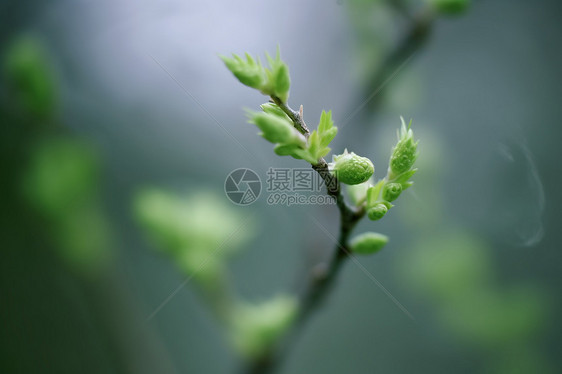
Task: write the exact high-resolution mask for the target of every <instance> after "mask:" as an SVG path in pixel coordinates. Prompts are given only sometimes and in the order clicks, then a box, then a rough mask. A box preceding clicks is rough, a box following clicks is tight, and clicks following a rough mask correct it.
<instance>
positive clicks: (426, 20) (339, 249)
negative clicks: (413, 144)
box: [243, 12, 433, 374]
mask: <svg viewBox="0 0 562 374" xmlns="http://www.w3.org/2000/svg"><path fill="white" fill-rule="evenodd" d="M432 21H433V18H432V15H431V14H430V13H427V12H422V13H420V14H418V15H417V16H414V17H412V18H411V21H410V22H411V24H410V27H409V29H408V30H407V32H406V33H405V35H404V37H403V39H402V41H401V42H400V43H399V44H398V46H397V47H396V48H395V49H394V50H393V51H391V52H390V53H389V55H388V57H387V58H386V59H385V60H384V62H383V64H382V65H381V67H380V68H379V69H376V70H375V71H374V72H373V74H371V75H370V76H369V77H368V79H367V83H366V84H365V86H364V87H365V89H366V90H370V89H371V88H372V87H379V86H380V85H381V83H382V82H384V80H385V79H386V78H387V77H388V74H389V71H392V70H393V69H395V68H396V66H398V65H400V64H401V63H403V61H404V60H405V59H407V58H409V56H411V55H412V54H413V53H415V51H417V50H418V49H419V48H420V47H421V46H422V45H423V44H424V43H425V41H426V39H427V36H428V34H429V31H430V29H431V24H432ZM271 101H272V102H274V103H275V104H277V106H279V108H281V110H283V112H285V113H286V114H287V116H288V117H289V118H290V119H291V121H292V122H293V125H294V127H295V128H296V129H297V130H298V131H299V132H300V133H301V134H303V135H304V136H305V137H307V138H308V136H309V135H310V131H309V129H308V127H307V126H306V123H305V122H304V119H303V116H302V107H301V109H300V110H299V111H298V112H297V111H295V110H293V109H291V108H290V107H289V106H288V105H287V103H285V102H283V101H282V100H281V99H280V98H278V97H276V96H272V97H271ZM376 104H377V101H374V100H373V101H371V103H370V105H369V106H368V107H369V109H370V110H371V111H372V110H373V109H374V108H375V106H376ZM312 168H313V169H314V170H315V171H316V172H317V173H318V174H319V175H320V177H321V178H322V180H323V181H324V184H325V185H326V192H327V194H328V195H329V196H332V197H333V198H334V199H335V200H336V204H337V206H338V209H339V211H340V232H339V238H338V243H337V244H336V247H335V249H334V251H333V254H332V257H331V259H330V261H329V263H328V265H327V267H326V269H325V271H322V272H321V273H318V272H312V273H311V274H309V279H308V282H307V285H306V287H305V289H304V291H303V292H302V293H301V295H300V304H299V305H300V307H299V310H298V313H297V316H296V319H295V322H294V323H293V326H292V330H291V332H290V333H289V336H288V337H287V338H288V339H286V340H285V344H284V345H283V346H281V345H280V344H273V345H272V346H271V347H270V349H269V351H268V352H266V354H264V355H262V356H261V357H260V358H259V359H258V360H256V361H254V362H251V363H249V365H248V366H247V367H245V368H244V369H243V372H244V373H245V374H267V373H272V372H273V371H275V370H276V369H277V367H278V366H279V364H280V363H281V362H282V361H283V359H284V358H285V357H286V356H287V353H288V350H289V349H290V348H291V344H289V343H290V342H291V341H292V338H294V337H295V335H296V334H297V333H298V328H299V327H301V326H303V325H304V324H305V323H306V321H307V320H308V319H309V318H310V317H311V316H312V315H313V314H314V312H315V311H316V310H317V309H318V307H319V306H320V305H321V304H322V302H323V301H324V300H325V298H326V295H328V294H329V291H330V290H331V289H332V286H333V284H334V281H335V279H336V278H337V275H338V274H339V271H340V270H341V268H342V265H343V264H344V263H345V259H346V258H348V254H349V253H350V250H349V237H350V235H351V232H352V230H353V228H354V227H355V225H356V224H357V222H359V220H360V219H361V218H362V217H363V216H364V215H365V210H364V208H356V207H352V206H349V205H348V204H347V203H346V202H345V199H344V196H343V194H342V192H341V185H340V182H339V181H338V179H337V177H336V176H335V175H333V174H332V173H331V172H330V170H329V166H328V163H327V162H326V160H324V159H323V158H321V159H320V160H319V161H318V163H317V164H315V165H312ZM279 343H280V342H279Z"/></svg>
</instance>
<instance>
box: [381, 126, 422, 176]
mask: <svg viewBox="0 0 562 374" xmlns="http://www.w3.org/2000/svg"><path fill="white" fill-rule="evenodd" d="M400 119H401V120H402V127H401V129H400V132H399V134H398V143H397V144H396V146H395V147H394V148H393V149H392V155H391V157H390V162H389V176H388V177H389V180H393V179H394V178H396V177H397V176H399V175H400V174H402V173H405V172H407V171H409V170H410V169H411V168H412V166H413V165H414V162H415V161H416V158H417V157H418V153H417V148H418V142H416V141H415V140H414V133H413V131H412V129H411V128H410V126H408V127H406V123H405V122H404V118H402V117H400ZM410 125H411V122H410Z"/></svg>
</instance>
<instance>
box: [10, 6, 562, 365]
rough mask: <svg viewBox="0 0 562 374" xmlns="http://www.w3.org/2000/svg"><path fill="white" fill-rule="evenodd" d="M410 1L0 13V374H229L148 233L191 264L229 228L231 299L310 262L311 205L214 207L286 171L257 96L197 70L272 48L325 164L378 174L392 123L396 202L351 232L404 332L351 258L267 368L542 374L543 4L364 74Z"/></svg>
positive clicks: (557, 10)
mask: <svg viewBox="0 0 562 374" xmlns="http://www.w3.org/2000/svg"><path fill="white" fill-rule="evenodd" d="M426 5H427V4H424V3H423V2H420V1H399V2H396V1H390V0H389V1H383V0H343V1H335V0H334V1H311V2H299V1H292V0H291V1H284V2H264V1H257V0H255V1H242V2H228V1H216V2H201V1H180V0H166V1H157V0H144V1H133V0H119V1H109V0H101V1H88V0H72V1H71V0H60V1H58V0H48V1H41V2H36V1H29V0H22V1H6V0H4V1H2V2H1V3H0V55H1V56H2V57H1V58H2V64H1V65H2V74H1V78H0V79H1V80H0V82H1V84H0V90H1V93H0V94H1V96H0V100H1V106H0V123H1V125H2V136H1V142H0V144H1V160H2V182H1V184H0V185H1V187H0V189H1V193H0V199H1V202H2V210H3V214H2V225H1V230H2V234H1V242H0V245H1V248H2V249H1V254H2V260H1V261H0V278H1V279H2V287H1V291H0V293H1V298H0V316H1V317H2V318H1V320H2V327H1V329H0V337H1V340H0V341H1V343H0V346H1V350H0V352H1V353H0V371H1V372H3V373H75V372H82V373H133V372H134V373H155V372H158V373H231V372H235V371H236V369H237V368H238V367H239V365H240V362H239V359H238V358H237V356H236V355H235V354H234V353H233V351H232V350H231V348H230V347H229V345H228V343H227V339H225V337H224V336H223V335H224V334H223V332H222V330H221V326H220V324H219V323H217V318H216V317H217V316H215V315H213V313H211V312H210V309H209V306H208V304H209V303H208V300H205V297H202V294H201V292H199V291H200V288H199V291H198V287H197V286H196V285H197V284H199V285H204V284H205V280H204V279H203V280H201V279H199V280H197V279H196V280H195V281H193V282H192V281H191V280H190V279H191V278H190V277H191V275H190V274H191V273H190V272H191V271H192V270H193V269H192V268H190V267H189V266H188V265H186V264H184V263H182V260H181V256H177V252H174V249H173V248H172V249H170V248H167V249H166V245H168V247H173V244H170V243H169V242H166V241H165V240H164V243H162V241H158V240H156V241H155V240H153V239H154V235H151V234H154V232H156V234H157V235H156V236H158V234H161V236H160V238H162V236H164V237H165V239H166V238H168V236H169V235H172V236H173V235H175V234H177V232H180V233H185V232H188V234H185V235H184V234H178V235H179V236H181V238H180V239H178V238H175V239H177V240H183V242H182V243H183V244H185V245H184V247H185V248H186V249H190V248H192V247H193V248H200V249H205V248H208V247H213V246H216V245H217V242H218V241H220V240H223V239H224V238H225V237H228V235H229V233H230V231H233V230H232V228H234V227H238V223H239V222H247V224H246V223H245V224H244V225H243V226H242V227H241V229H240V230H236V235H235V239H232V240H230V239H229V240H230V241H231V242H234V243H233V244H236V245H237V246H238V247H239V248H238V251H237V252H236V255H235V256H232V257H230V258H229V260H228V263H222V262H220V261H219V263H217V264H215V263H212V264H211V265H216V269H222V266H227V268H228V270H229V272H230V275H229V278H227V279H224V282H226V283H227V284H228V285H229V287H230V288H232V289H234V290H235V292H236V294H237V295H239V296H240V297H242V298H243V299H245V300H249V301H260V300H265V299H268V298H271V297H272V296H274V295H277V294H279V293H283V292H284V293H291V292H292V291H293V290H294V288H295V287H296V286H298V282H299V279H302V278H301V277H300V276H299V274H302V272H303V271H304V270H305V269H306V267H307V266H308V265H309V264H310V263H311V261H312V262H313V261H315V260H314V259H316V261H317V260H318V259H319V258H320V259H321V258H323V256H325V255H327V253H329V251H330V250H331V248H332V247H333V242H332V239H331V238H330V237H329V236H327V235H326V234H325V233H324V231H323V230H322V228H321V227H319V226H318V225H317V224H316V223H315V220H318V222H320V223H321V225H323V226H324V227H326V228H327V229H328V230H331V231H333V232H335V230H336V228H337V211H336V208H335V207H333V206H290V207H284V206H271V205H268V204H267V202H266V200H265V198H263V196H262V198H261V199H259V200H258V201H257V202H256V203H254V204H252V205H250V206H236V205H233V204H231V203H230V202H229V201H228V199H227V198H226V196H225V195H224V192H223V185H224V180H225V178H226V176H227V175H228V174H229V173H230V171H232V170H234V169H237V168H241V167H244V168H250V169H252V170H254V171H256V172H257V173H258V174H259V175H260V176H261V177H262V181H264V180H265V179H266V172H267V169H268V168H269V167H305V164H303V163H302V162H300V163H299V162H297V161H296V160H293V159H289V158H281V157H278V156H276V155H275V154H274V153H273V152H272V149H271V148H272V147H271V144H269V143H267V142H266V141H264V140H263V139H261V138H260V137H258V136H256V128H255V127H254V126H251V125H249V124H247V123H246V118H245V115H244V112H243V110H242V108H244V107H247V108H252V109H255V108H257V106H258V105H259V104H261V103H263V102H264V101H265V98H264V97H263V96H261V95H259V94H258V93H257V92H255V91H253V90H251V89H249V88H247V87H244V86H242V85H241V84H239V83H238V82H237V81H236V80H235V79H234V78H233V77H232V75H231V74H230V72H228V70H227V69H226V68H225V67H224V65H223V63H222V62H221V61H220V59H219V58H218V55H219V54H225V55H228V54H230V53H232V52H235V53H243V52H245V51H248V52H250V53H252V54H254V55H256V54H257V55H261V56H263V52H264V51H270V52H273V51H274V50H275V48H276V47H277V46H278V45H279V46H280V47H281V52H282V57H283V59H284V60H285V61H286V62H287V63H288V64H289V67H290V70H291V77H292V87H291V96H290V103H291V104H292V106H294V107H298V105H299V104H303V105H304V114H305V119H306V120H307V122H308V123H309V124H310V125H312V126H314V125H315V124H316V121H317V120H318V118H319V115H320V111H321V110H322V109H332V110H333V114H334V119H335V123H336V126H339V127H340V133H339V135H338V137H337V138H336V141H335V143H334V144H333V145H334V147H333V149H334V151H335V152H337V153H340V152H342V151H343V148H344V147H348V148H350V150H354V151H355V152H357V153H359V154H362V155H365V156H368V157H370V158H371V159H372V160H374V164H375V168H376V173H375V174H377V175H378V176H379V177H382V176H383V175H384V170H385V169H386V164H387V161H388V154H389V150H390V147H391V145H392V144H393V142H394V141H395V131H396V129H397V128H398V125H399V116H400V115H403V116H404V117H406V118H413V128H414V129H415V132H416V134H417V137H418V138H420V139H421V142H420V146H419V149H420V153H421V155H420V159H419V161H418V167H419V169H420V171H419V172H418V174H416V176H415V181H416V185H415V187H414V188H413V189H411V190H409V191H408V193H406V194H405V195H404V196H403V197H401V199H400V200H399V202H398V204H397V207H396V208H395V209H393V210H392V211H391V214H389V215H388V216H387V217H385V219H384V220H382V221H380V222H376V223H374V222H370V221H369V222H363V223H361V225H360V226H359V227H358V229H357V232H362V231H366V230H376V231H379V232H382V233H385V234H387V235H389V236H390V238H391V241H390V243H389V244H388V245H387V247H386V248H385V249H384V250H383V251H382V252H380V253H378V254H377V255H375V256H371V257H361V258H360V261H361V264H362V265H363V266H364V267H365V268H366V269H368V271H369V272H370V273H371V274H372V275H374V277H376V279H377V280H378V281H379V282H380V284H382V285H383V286H384V287H385V288H386V289H387V290H388V291H389V292H390V293H391V294H392V295H393V297H394V298H396V299H397V300H398V301H399V302H400V303H401V304H402V305H403V306H404V307H405V308H406V309H407V310H408V312H409V313H410V314H411V315H412V316H413V317H414V318H413V319H411V318H409V317H408V315H407V314H406V313H404V312H403V311H402V310H401V309H400V308H399V307H398V306H397V305H396V303H395V302H393V300H392V299H391V298H390V297H388V295H386V294H385V292H384V291H383V290H382V289H381V288H380V287H379V286H378V285H377V284H376V283H375V282H373V280H372V279H370V278H369V277H368V276H366V275H365V274H364V272H363V271H362V270H361V269H360V268H359V267H357V266H356V265H355V264H354V263H352V262H349V263H348V264H346V266H345V268H344V269H343V271H342V273H341V274H340V277H339V280H338V283H337V286H336V287H335V289H334V292H333V294H332V295H331V296H330V297H329V300H328V301H327V302H326V304H325V306H324V307H323V308H322V310H321V311H319V313H318V314H317V315H315V316H314V317H313V318H312V319H311V321H310V323H309V324H307V325H306V326H304V327H303V329H302V331H301V335H300V336H299V338H298V339H296V340H295V341H294V342H293V344H294V346H293V347H292V352H291V355H290V356H289V357H288V359H287V361H286V362H285V363H284V365H283V366H282V367H281V369H280V372H283V373H342V372H346V373H347V372H351V373H374V372H376V373H390V372H392V373H413V372H415V373H425V372H427V373H435V372H455V373H554V372H559V371H560V369H561V362H560V357H559V352H560V349H561V347H562V334H561V329H562V323H561V322H560V319H559V318H557V316H559V315H560V314H561V312H562V304H561V300H560V297H559V295H560V291H561V286H560V284H562V278H561V274H562V264H561V256H562V255H561V254H560V243H561V242H562V241H561V240H562V238H561V235H560V225H561V220H560V217H559V215H560V213H559V212H560V206H562V195H561V194H560V191H559V185H560V181H561V177H560V171H561V168H560V161H559V160H560V158H561V157H562V152H561V151H560V146H559V143H560V139H561V137H562V129H561V127H560V125H559V121H560V118H561V117H562V109H561V106H560V100H561V98H562V88H561V87H562V85H561V83H562V77H561V72H562V70H561V69H560V67H561V66H562V50H561V48H560V45H562V28H561V27H560V22H559V18H560V14H561V13H562V5H561V4H560V2H559V1H557V0H550V1H548V0H542V1H533V2H531V1H524V0H487V1H486V0H481V1H473V2H472V4H471V6H470V8H469V9H468V11H467V12H466V13H465V14H462V15H459V16H455V17H449V16H446V17H445V16H437V17H436V19H435V20H434V22H433V23H432V27H431V31H430V33H429V35H428V37H427V40H425V41H424V42H423V43H419V45H418V44H416V45H415V47H414V48H412V49H411V50H408V51H406V53H405V54H404V55H401V56H400V58H401V59H400V60H399V61H394V62H393V63H394V64H393V65H392V66H391V68H390V69H387V70H386V71H385V70H383V73H381V74H382V75H381V76H380V77H382V78H383V79H382V81H381V80H380V79H379V80H378V81H377V79H372V77H373V76H375V78H376V77H377V75H376V74H377V72H379V73H380V72H381V66H385V61H388V60H387V58H386V56H388V55H389V53H392V51H394V50H396V47H397V45H399V44H400V41H401V40H402V38H403V35H404V34H405V33H407V32H408V30H409V25H410V23H411V21H410V20H409V16H408V14H414V15H415V14H416V12H417V10H419V9H421V8H423V7H424V6H426ZM404 7H405V8H404ZM380 77H379V78H380ZM381 83H382V84H381ZM367 99H369V100H368V101H366V100H367ZM151 204H152V205H151ZM159 214H160V215H159ZM311 216H312V217H314V219H313V218H311ZM154 217H156V218H154ZM226 228H230V229H229V230H227V229H226ZM174 230H176V231H174ZM182 230H183V231H182ZM170 232H172V234H170ZM217 233H218V234H217ZM166 235H168V236H166ZM182 235H183V236H182ZM213 235H215V236H216V237H215V236H213ZM217 235H218V236H217ZM221 235H222V236H221ZM229 238H230V237H229ZM174 243H176V244H177V242H174ZM185 248H184V249H185ZM170 254H171V256H170ZM311 259H312V260H311ZM203 288H204V287H203ZM219 319H220V316H219Z"/></svg>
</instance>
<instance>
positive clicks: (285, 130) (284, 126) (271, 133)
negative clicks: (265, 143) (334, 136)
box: [250, 113, 306, 148]
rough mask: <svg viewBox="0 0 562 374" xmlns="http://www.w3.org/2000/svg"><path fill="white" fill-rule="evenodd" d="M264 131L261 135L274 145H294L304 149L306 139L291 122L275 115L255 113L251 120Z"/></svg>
mask: <svg viewBox="0 0 562 374" xmlns="http://www.w3.org/2000/svg"><path fill="white" fill-rule="evenodd" d="M250 122H251V123H254V124H255V125H256V126H257V127H259V129H260V130H261V131H262V133H261V135H262V136H263V137H264V138H265V139H267V140H269V141H270V142H272V143H280V144H294V145H297V146H299V147H302V148H304V147H305V146H306V139H305V138H304V136H303V135H302V134H300V133H299V132H298V131H297V130H296V129H295V128H294V127H293V125H292V124H291V122H289V120H284V119H282V118H280V117H279V116H277V115H275V114H268V113H255V114H253V115H252V118H251V119H250Z"/></svg>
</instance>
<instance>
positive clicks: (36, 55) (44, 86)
mask: <svg viewBox="0 0 562 374" xmlns="http://www.w3.org/2000/svg"><path fill="white" fill-rule="evenodd" d="M48 57H49V56H48V53H47V52H46V51H45V49H44V48H43V46H42V45H41V43H40V42H39V41H38V40H36V39H34V38H33V37H29V36H28V37H22V38H20V39H18V40H16V42H14V43H13V44H12V45H11V47H10V48H8V50H7V51H6V54H5V56H4V61H3V62H4V63H3V65H4V66H3V70H4V73H5V75H6V78H7V83H8V84H9V87H10V88H11V89H12V90H13V92H11V95H12V97H14V98H15V99H16V102H17V104H18V106H21V107H22V108H23V109H24V110H26V111H27V112H29V113H31V114H32V115H34V116H37V117H39V118H42V119H44V118H49V117H51V116H52V115H53V113H54V111H55V110H56V105H55V104H56V99H57V89H56V85H55V82H54V81H55V79H54V76H53V69H52V67H51V64H50V61H49V59H48Z"/></svg>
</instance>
